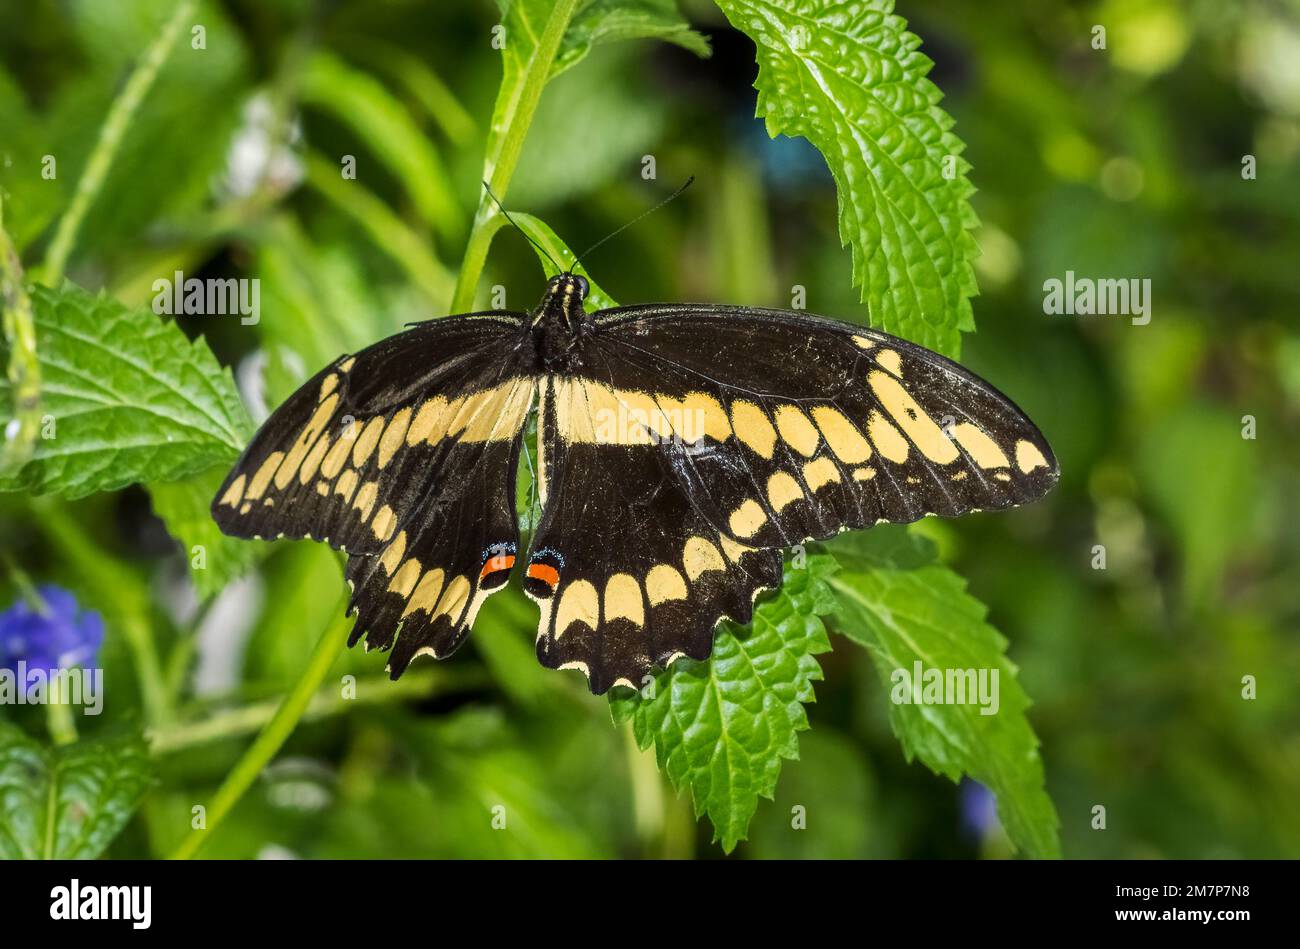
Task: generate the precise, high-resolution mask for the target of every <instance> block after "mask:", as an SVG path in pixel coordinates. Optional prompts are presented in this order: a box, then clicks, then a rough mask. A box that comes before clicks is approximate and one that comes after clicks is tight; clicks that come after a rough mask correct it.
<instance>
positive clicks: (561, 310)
mask: <svg viewBox="0 0 1300 949" xmlns="http://www.w3.org/2000/svg"><path fill="white" fill-rule="evenodd" d="M590 291H591V284H589V283H588V282H587V278H586V277H584V276H582V275H581V274H575V273H568V272H565V273H559V274H556V275H555V276H554V277H552V278H551V279H550V280H549V281H548V282H547V284H546V293H545V295H544V296H543V297H542V302H541V303H540V304H538V306H537V309H536V310H534V311H533V325H534V326H538V325H539V324H540V325H543V326H545V325H548V324H549V325H553V326H554V325H557V324H558V326H562V327H564V328H565V329H567V330H569V331H570V332H576V331H577V329H578V328H579V327H580V326H581V325H582V324H583V323H585V322H587V320H588V317H587V312H586V310H584V309H583V306H582V303H583V301H584V300H585V299H587V294H588V293H589V292H590Z"/></svg>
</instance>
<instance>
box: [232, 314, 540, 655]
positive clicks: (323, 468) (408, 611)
mask: <svg viewBox="0 0 1300 949" xmlns="http://www.w3.org/2000/svg"><path fill="white" fill-rule="evenodd" d="M522 319H523V315H522V314H515V315H511V314H495V313H494V314H491V315H471V316H466V317H454V318H449V319H445V320H436V321H431V322H428V323H423V324H420V325H419V326H417V327H416V328H415V329H412V330H409V331H408V332H405V333H400V334H398V335H396V336H393V337H390V338H389V339H386V340H383V341H382V342H379V343H376V344H375V345H374V346H371V347H369V348H367V349H365V350H363V351H361V352H360V353H357V354H356V355H354V356H346V357H343V358H341V359H339V360H337V361H336V362H334V363H333V364H331V365H330V366H328V367H326V368H325V369H324V370H322V371H321V372H320V373H318V374H317V375H316V376H315V377H314V378H312V379H311V380H309V381H308V382H307V383H306V384H305V385H303V386H302V388H300V389H299V390H298V391H297V392H295V393H294V394H293V395H292V396H290V397H289V399H287V400H286V401H285V403H284V404H283V405H281V406H280V407H279V408H278V409H277V410H276V411H275V412H274V413H272V415H271V416H270V418H268V419H267V421H266V423H265V424H264V425H263V426H262V428H261V430H260V431H259V432H258V433H257V434H256V435H255V436H254V438H253V440H252V442H251V443H250V444H249V446H248V448H247V449H246V450H245V452H244V454H243V456H242V457H241V458H240V460H239V462H238V463H237V464H236V465H235V467H234V469H233V470H232V471H231V472H230V474H229V475H228V476H227V478H226V481H225V483H223V485H222V486H221V488H220V489H219V491H218V492H217V495H216V498H215V499H214V501H213V504H212V514H213V517H214V518H215V519H216V521H217V524H218V525H219V526H220V527H221V529H222V530H223V531H225V532H226V533H228V534H232V535H234V536H237V537H265V538H275V537H282V536H283V537H305V538H311V539H316V540H323V541H327V542H328V543H330V544H331V545H332V546H334V547H337V548H339V549H342V550H345V551H346V552H347V553H348V555H349V560H348V567H347V576H348V579H349V581H350V582H351V584H352V587H353V596H352V601H351V603H350V604H349V612H352V611H355V612H356V613H357V614H358V618H357V624H356V627H355V628H354V630H353V633H352V638H351V643H355V642H356V641H357V640H358V639H360V638H361V637H362V636H365V637H366V640H367V648H370V647H378V648H381V649H388V648H390V647H393V645H394V642H395V641H396V648H395V649H394V651H393V654H392V657H391V660H390V663H389V668H390V671H391V672H392V674H393V677H394V678H396V677H397V676H398V675H400V674H401V672H402V671H403V670H404V669H405V668H406V666H407V664H408V663H409V662H410V660H411V659H412V658H413V657H414V656H415V655H417V654H419V653H420V652H423V651H428V652H432V653H433V654H434V655H436V656H444V655H447V654H449V653H450V652H451V651H452V650H454V649H455V648H456V647H457V646H458V645H460V643H461V642H462V641H463V639H464V637H465V635H466V634H467V633H468V630H469V626H470V624H471V623H472V622H473V619H474V615H475V614H476V612H477V610H478V607H479V606H480V605H481V604H482V601H483V598H484V597H486V596H487V595H488V594H490V593H491V592H493V591H495V590H497V589H499V588H500V587H501V586H502V585H503V584H504V583H505V580H506V578H507V577H508V575H509V572H510V566H511V565H513V563H514V553H515V548H516V545H517V544H518V526H517V524H516V521H515V510H514V478H515V465H516V463H517V460H518V452H519V444H520V436H521V433H522V431H523V426H524V421H525V420H526V418H527V415H528V412H529V409H530V407H531V405H532V401H533V397H534V391H535V384H534V381H533V379H532V377H531V376H530V375H528V374H527V373H524V372H522V371H520V370H518V368H517V367H518V365H519V359H518V356H517V353H518V351H519V350H518V347H519V346H520V344H521V342H522V341H523V339H524V337H523V335H522V334H521V320H522ZM399 625H400V627H401V635H400V637H398V628H399Z"/></svg>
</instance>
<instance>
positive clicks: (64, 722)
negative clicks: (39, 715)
mask: <svg viewBox="0 0 1300 949" xmlns="http://www.w3.org/2000/svg"><path fill="white" fill-rule="evenodd" d="M59 698H60V699H62V698H63V696H59ZM45 725H46V727H47V728H49V730H50V738H51V739H52V740H53V741H54V743H55V744H56V745H70V744H72V743H73V742H74V741H76V740H77V723H76V721H75V720H74V719H73V717H72V706H71V705H69V704H68V703H67V702H64V701H58V702H54V701H50V702H47V703H46V704H45Z"/></svg>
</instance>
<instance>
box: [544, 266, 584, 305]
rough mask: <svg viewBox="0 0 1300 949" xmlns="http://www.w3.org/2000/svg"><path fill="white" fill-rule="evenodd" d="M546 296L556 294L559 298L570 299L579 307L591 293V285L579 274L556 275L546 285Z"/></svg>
mask: <svg viewBox="0 0 1300 949" xmlns="http://www.w3.org/2000/svg"><path fill="white" fill-rule="evenodd" d="M546 292H547V295H550V294H558V295H559V296H560V297H561V298H572V299H573V301H574V302H575V303H576V304H578V305H579V306H581V305H582V301H583V300H585V299H587V294H588V293H590V292H591V284H590V283H588V282H587V278H586V277H584V276H583V275H582V274H579V273H569V272H567V271H566V272H565V273H557V274H556V275H555V276H554V277H552V278H551V279H550V280H549V281H547V284H546Z"/></svg>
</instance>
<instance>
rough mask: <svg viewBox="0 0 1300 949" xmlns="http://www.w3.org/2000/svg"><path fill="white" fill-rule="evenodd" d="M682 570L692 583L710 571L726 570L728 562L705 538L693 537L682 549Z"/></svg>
mask: <svg viewBox="0 0 1300 949" xmlns="http://www.w3.org/2000/svg"><path fill="white" fill-rule="evenodd" d="M682 568H683V569H685V571H686V576H688V577H690V578H691V580H692V582H693V581H695V580H698V579H699V578H700V577H701V575H703V574H705V573H708V572H709V571H710V570H726V569H727V562H726V561H725V560H723V559H722V554H721V553H720V552H719V551H718V548H717V547H714V546H713V544H711V543H709V541H707V540H705V539H704V538H703V537H692V538H690V540H688V541H686V546H685V547H683V548H682Z"/></svg>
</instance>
